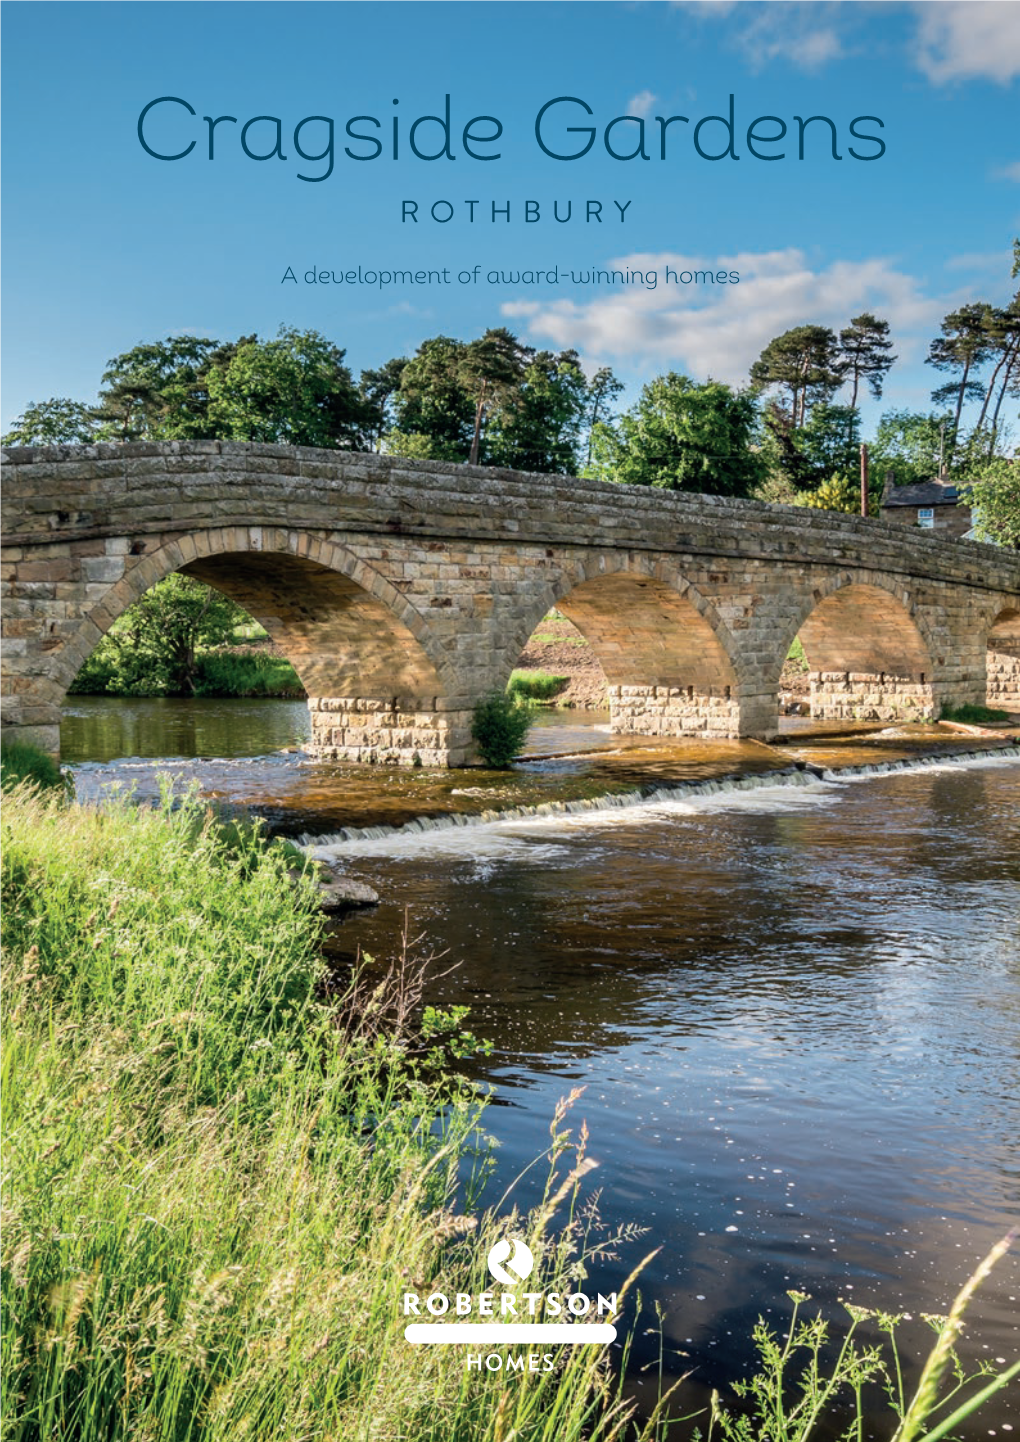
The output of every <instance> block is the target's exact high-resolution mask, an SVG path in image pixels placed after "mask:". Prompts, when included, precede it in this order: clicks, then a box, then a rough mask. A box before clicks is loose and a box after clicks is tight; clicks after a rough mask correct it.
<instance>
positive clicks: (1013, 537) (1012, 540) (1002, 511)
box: [960, 456, 1020, 551]
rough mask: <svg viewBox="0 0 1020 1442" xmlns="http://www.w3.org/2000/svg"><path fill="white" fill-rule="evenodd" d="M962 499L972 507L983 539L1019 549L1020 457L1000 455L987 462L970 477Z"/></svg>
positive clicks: (962, 502) (963, 502)
mask: <svg viewBox="0 0 1020 1442" xmlns="http://www.w3.org/2000/svg"><path fill="white" fill-rule="evenodd" d="M960 503H961V505H968V506H971V507H972V508H973V513H974V530H975V532H976V534H977V535H978V536H979V537H980V538H981V540H983V541H992V542H994V543H995V544H996V545H999V546H1009V547H1010V548H1011V549H1012V550H1014V551H1020V461H1017V460H1016V459H1013V460H1008V459H1007V458H1006V457H1004V456H999V457H997V458H996V459H994V460H991V461H988V462H986V464H985V465H984V466H983V467H981V469H980V470H977V471H975V472H974V473H973V474H972V475H971V477H970V478H969V479H968V481H967V485H966V488H965V489H964V490H963V491H962V493H961V496H960Z"/></svg>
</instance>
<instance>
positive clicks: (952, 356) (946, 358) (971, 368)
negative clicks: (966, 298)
mask: <svg viewBox="0 0 1020 1442" xmlns="http://www.w3.org/2000/svg"><path fill="white" fill-rule="evenodd" d="M991 309H992V308H991V306H989V305H986V304H985V302H984V301H976V302H974V303H973V304H971V305H964V306H961V307H960V309H959V310H955V311H951V312H950V314H949V315H947V316H946V318H945V319H944V320H943V322H942V334H941V336H936V338H935V339H934V340H933V341H932V343H931V345H930V346H929V348H928V355H927V358H926V361H925V364H926V365H930V366H934V367H935V369H936V370H940V371H957V372H959V374H958V376H957V377H956V379H954V380H951V381H949V382H948V383H947V384H946V385H943V386H938V387H937V388H936V389H935V390H933V391H932V393H931V398H932V400H933V401H934V403H935V404H936V405H941V404H942V403H943V402H944V401H948V400H952V399H953V397H955V398H956V407H955V411H954V414H953V427H954V429H959V425H960V414H961V412H962V410H963V403H964V401H965V400H973V399H977V400H981V399H982V398H983V397H984V394H985V387H984V386H983V385H982V384H981V382H980V381H979V380H976V379H975V372H976V371H977V370H978V369H979V368H980V366H982V365H983V364H984V362H985V361H986V360H987V359H988V357H989V356H990V355H991V353H992V350H993V344H992V338H991V334H990V330H989V316H990V312H991Z"/></svg>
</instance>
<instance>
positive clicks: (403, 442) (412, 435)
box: [380, 431, 449, 461]
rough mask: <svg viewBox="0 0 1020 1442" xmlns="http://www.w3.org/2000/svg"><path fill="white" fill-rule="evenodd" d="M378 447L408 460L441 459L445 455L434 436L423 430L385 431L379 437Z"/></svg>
mask: <svg viewBox="0 0 1020 1442" xmlns="http://www.w3.org/2000/svg"><path fill="white" fill-rule="evenodd" d="M380 447H381V449H382V450H383V452H384V453H385V454H386V455H388V456H406V457H407V459H408V460H409V461H443V460H447V459H449V458H448V457H447V456H443V455H440V454H438V452H439V451H441V450H442V446H441V444H439V443H437V441H436V439H435V437H434V436H430V435H426V433H425V432H424V431H387V432H386V433H385V435H383V436H381V437H380Z"/></svg>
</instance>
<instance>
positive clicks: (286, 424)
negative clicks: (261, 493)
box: [208, 326, 376, 449]
mask: <svg viewBox="0 0 1020 1442" xmlns="http://www.w3.org/2000/svg"><path fill="white" fill-rule="evenodd" d="M344 355H345V352H344V351H342V350H340V349H339V348H338V347H337V346H335V345H333V344H332V342H331V341H328V340H327V339H326V337H325V336H324V335H322V334H320V332H319V331H316V330H305V331H300V330H296V329H294V328H293V327H290V326H281V327H280V330H279V332H278V334H277V336H276V338H275V340H270V341H260V340H258V338H257V337H246V338H245V339H243V340H241V341H239V342H238V343H237V347H236V350H235V351H234V354H233V355H232V356H231V358H230V360H229V362H228V363H227V364H226V365H225V366H216V367H214V368H212V369H210V371H209V378H208V383H209V422H210V425H211V427H212V429H213V432H214V434H216V435H219V436H222V437H224V438H225V439H228V440H235V441H269V442H272V441H278V442H280V443H281V444H284V445H292V446H321V447H324V448H327V449H352V448H353V449H356V448H358V447H359V446H360V445H362V444H363V443H364V439H365V436H366V433H367V432H368V431H369V430H370V429H371V427H372V425H373V423H374V422H375V420H376V416H375V415H374V414H373V412H372V410H371V408H370V407H369V405H368V404H367V402H366V401H365V400H364V399H363V398H362V396H361V395H359V393H358V390H357V387H356V386H355V384H354V381H353V380H352V378H351V373H350V371H349V370H348V368H347V366H345V365H344V363H343V361H344Z"/></svg>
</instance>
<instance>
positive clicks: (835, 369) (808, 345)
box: [751, 325, 843, 430]
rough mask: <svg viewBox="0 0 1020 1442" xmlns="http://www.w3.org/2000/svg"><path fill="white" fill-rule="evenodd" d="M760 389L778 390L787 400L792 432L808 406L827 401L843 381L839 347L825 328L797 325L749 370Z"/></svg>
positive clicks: (801, 423) (805, 413)
mask: <svg viewBox="0 0 1020 1442" xmlns="http://www.w3.org/2000/svg"><path fill="white" fill-rule="evenodd" d="M751 380H752V382H753V383H754V384H755V385H756V386H760V387H761V388H763V389H770V388H772V387H778V388H779V390H780V391H781V392H782V391H785V392H786V394H787V395H788V397H789V411H788V418H789V425H790V427H791V429H794V430H796V429H797V428H798V427H799V426H802V425H803V424H804V422H805V420H806V419H807V413H808V409H809V407H810V406H812V405H815V404H817V403H818V402H825V401H828V400H831V398H832V396H833V395H835V393H836V391H837V390H838V389H839V387H840V385H841V384H842V381H843V368H842V362H841V358H840V351H839V343H838V341H837V340H836V336H835V334H834V333H833V332H832V331H831V330H829V328H828V327H827V326H822V325H798V326H794V327H793V329H792V330H788V331H784V332H783V334H782V335H779V336H776V337H775V338H774V339H773V340H770V341H769V343H768V345H767V346H766V347H765V349H764V350H763V351H762V353H761V355H760V356H759V357H758V359H757V360H756V361H755V362H754V364H753V365H752V367H751Z"/></svg>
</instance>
